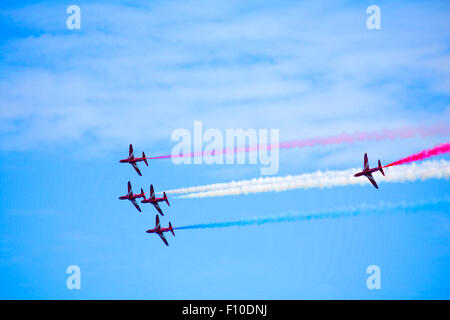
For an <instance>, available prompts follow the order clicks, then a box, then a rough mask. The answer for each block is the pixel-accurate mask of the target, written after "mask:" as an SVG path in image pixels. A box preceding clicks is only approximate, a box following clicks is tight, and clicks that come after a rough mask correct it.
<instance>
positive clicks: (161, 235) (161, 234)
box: [158, 232, 169, 246]
mask: <svg viewBox="0 0 450 320" xmlns="http://www.w3.org/2000/svg"><path fill="white" fill-rule="evenodd" d="M158 236H159V237H160V238H161V240H162V241H164V243H165V244H166V246H169V243H168V242H167V240H166V237H165V236H164V233H162V232H161V233H158Z"/></svg>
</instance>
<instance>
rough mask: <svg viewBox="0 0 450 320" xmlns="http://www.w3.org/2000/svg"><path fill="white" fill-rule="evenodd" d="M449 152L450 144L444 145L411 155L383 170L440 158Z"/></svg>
mask: <svg viewBox="0 0 450 320" xmlns="http://www.w3.org/2000/svg"><path fill="white" fill-rule="evenodd" d="M449 151H450V143H443V144H440V145H438V146H436V147H434V148H431V149H428V150H423V151H421V152H419V153H416V154H413V155H410V156H408V157H406V158H403V159H400V160H397V161H395V162H392V163H390V164H388V165H386V166H384V167H383V168H387V167H391V166H398V165H400V164H404V163H410V162H414V161H420V160H424V159H427V158H430V157H434V156H438V155H440V154H444V153H447V152H449Z"/></svg>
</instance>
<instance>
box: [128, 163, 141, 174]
mask: <svg viewBox="0 0 450 320" xmlns="http://www.w3.org/2000/svg"><path fill="white" fill-rule="evenodd" d="M130 163H131V165H132V166H133V168H134V169H135V170H136V172H137V173H138V175H140V176H142V173H141V171H140V170H139V168H138V166H137V164H136V162H130Z"/></svg>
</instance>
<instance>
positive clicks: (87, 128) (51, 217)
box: [0, 1, 450, 299]
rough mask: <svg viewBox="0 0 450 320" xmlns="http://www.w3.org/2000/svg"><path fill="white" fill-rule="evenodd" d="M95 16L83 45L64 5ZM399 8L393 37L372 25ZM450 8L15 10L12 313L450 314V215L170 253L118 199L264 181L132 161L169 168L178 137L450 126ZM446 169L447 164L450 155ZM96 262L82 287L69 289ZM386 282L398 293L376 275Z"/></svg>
mask: <svg viewBox="0 0 450 320" xmlns="http://www.w3.org/2000/svg"><path fill="white" fill-rule="evenodd" d="M70 4H77V5H78V6H80V8H81V30H68V29H67V28H66V18H67V16H68V15H67V14H66V8H67V6H68V5H70ZM371 4H377V5H378V6H379V7H380V8H381V26H382V29H381V30H368V29H367V28H366V19H367V17H368V15H367V14H366V8H367V7H368V6H369V5H371ZM449 9H450V8H449V4H448V2H446V1H435V2H433V3H428V2H419V1H413V2H406V1H405V2H404V1H378V2H376V3H372V2H370V3H369V2H364V1H363V2H361V1H327V2H320V1H305V2H299V1H285V2H282V3H280V2H276V1H272V2H270V1H266V2H257V1H245V2H242V1H226V2H223V1H220V2H219V1H173V2H167V1H151V2H150V3H146V2H138V1H128V2H119V1H109V2H98V1H97V2H96V1H77V2H74V3H72V2H70V3H69V2H58V3H55V2H52V1H48V2H45V1H39V2H37V1H22V2H20V3H17V2H15V1H5V2H2V10H1V13H0V28H1V30H2V33H1V36H0V46H1V51H0V65H1V68H0V124H1V125H0V136H1V138H0V153H1V157H0V164H1V165H0V171H1V174H0V176H1V179H2V180H1V183H0V188H1V192H0V194H1V202H0V203H1V204H0V208H1V215H0V219H1V220H0V244H1V245H0V281H1V286H0V298H3V299H13V298H21V299H53V298H56V299H81V298H87V299H93V298H100V299H104V298H125V299H130V298H136V299H141V298H146V299H227V298H229V299H241V298H242V299H308V298H325V299H329V298H342V299H348V298H362V299H380V298H385V299H396V298H424V299H430V298H437V299H448V298H449V297H450V278H449V275H448V270H449V267H450V256H449V252H450V251H449V248H450V236H449V235H450V219H449V216H448V204H443V205H438V206H432V207H430V208H427V209H426V210H425V209H424V210H422V211H421V210H419V211H414V212H413V213H411V212H403V211H402V210H395V211H391V210H386V212H380V214H377V215H368V216H357V217H351V218H342V219H330V220H314V221H303V222H302V221H300V222H295V223H280V224H268V225H263V226H252V227H245V228H224V229H212V230H180V231H178V232H177V234H176V237H175V238H173V237H172V236H171V235H168V237H167V238H168V241H169V243H170V247H168V248H167V247H165V246H163V245H162V243H161V241H160V240H159V239H157V238H155V237H153V236H152V235H148V234H146V233H145V232H144V231H145V230H147V229H148V228H150V227H153V226H154V218H155V213H156V212H155V210H153V208H150V207H144V206H142V208H143V214H142V215H138V214H137V211H136V210H135V209H134V208H133V207H132V205H131V204H130V203H127V202H125V201H119V200H117V198H118V197H119V196H120V195H122V194H124V193H125V190H126V182H127V181H128V180H131V182H132V184H133V186H134V189H135V191H137V190H138V189H139V188H140V187H142V188H144V190H145V191H147V190H148V187H149V184H150V183H153V184H154V185H155V187H156V188H157V189H158V190H166V189H173V188H179V187H185V186H193V185H201V184H208V183H214V182H227V181H230V180H242V179H249V178H253V177H257V176H258V175H259V166H257V165H223V166H208V165H179V166H175V165H173V164H172V163H171V162H170V160H158V161H151V162H150V163H149V167H148V168H147V167H143V166H142V165H141V166H140V167H141V169H142V172H143V176H142V177H139V176H137V175H136V174H135V172H134V171H133V170H132V168H131V167H129V166H127V165H123V164H119V163H118V160H119V159H122V158H124V157H125V156H126V154H127V148H128V144H129V143H133V144H134V146H135V151H136V152H137V153H138V152H141V151H145V152H146V154H147V155H161V154H167V153H170V150H171V148H172V147H173V145H174V142H172V141H170V135H171V133H172V132H173V130H175V129H177V128H186V129H188V130H192V129H193V121H194V120H202V121H203V125H204V127H205V128H218V129H220V130H225V129H226V128H244V129H246V128H256V129H258V128H278V129H280V139H281V140H289V139H297V138H298V139H301V138H308V137H316V136H326V135H333V134H339V133H352V132H355V131H366V130H369V131H371V130H379V129H383V128H393V129H395V128H398V127H402V126H416V125H422V124H434V123H438V122H440V123H448V122H449V120H450V117H449V111H450V109H449V105H450V47H449V43H450V42H449V40H450V33H449V30H450V25H449V24H450V22H449V21H450V20H449V19H448V12H450V11H449ZM447 139H448V137H446V136H444V137H443V136H435V137H427V138H415V139H406V140H395V141H384V142H370V143H356V144H353V145H337V146H327V147H314V148H305V149H297V150H295V149H292V150H282V151H281V152H280V171H279V174H280V175H285V174H299V173H303V172H310V171H315V170H319V169H320V170H330V169H339V170H340V169H347V168H351V167H354V166H361V165H362V155H363V153H364V152H368V153H369V157H370V159H372V163H375V160H376V159H378V158H380V159H382V162H383V163H388V162H391V161H395V160H397V159H398V158H400V157H403V156H406V155H409V154H411V153H413V152H416V151H420V150H422V149H425V148H429V147H431V146H434V145H436V144H438V143H442V142H446V141H447ZM443 158H445V156H444V157H443ZM449 191H450V189H449V184H448V181H447V180H444V179H441V180H427V181H417V182H413V183H412V182H409V183H402V184H400V183H398V184H383V185H381V186H380V189H379V190H375V189H373V188H372V187H371V186H349V187H336V188H332V189H322V190H321V189H315V190H292V191H287V192H280V193H263V194H255V195H247V196H236V197H224V198H210V199H173V200H171V207H170V208H167V207H164V208H163V209H164V211H165V213H166V216H165V217H163V218H162V223H163V225H166V224H167V223H168V221H171V222H172V224H173V225H174V226H182V225H188V224H195V223H206V222H213V221H225V220H233V219H240V218H245V217H255V216H264V215H272V214H278V213H280V214H283V213H289V212H299V211H300V212H301V211H305V212H308V211H314V210H332V209H333V208H336V207H340V206H350V205H359V204H362V203H374V204H377V203H379V202H380V201H391V202H400V201H405V202H411V201H417V200H424V201H426V200H430V199H436V198H446V197H448V196H449ZM72 264H76V265H79V266H80V268H81V272H82V280H81V281H82V284H81V285H82V289H81V290H68V289H67V288H66V286H65V284H66V278H67V276H68V275H66V273H65V270H66V268H67V266H69V265H72ZM372 264H376V265H378V266H380V268H381V272H382V278H381V283H382V289H381V290H368V289H367V287H366V279H367V277H368V275H367V274H366V268H367V267H368V266H369V265H372Z"/></svg>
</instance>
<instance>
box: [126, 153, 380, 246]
mask: <svg viewBox="0 0 450 320" xmlns="http://www.w3.org/2000/svg"><path fill="white" fill-rule="evenodd" d="M141 161H142V162H144V163H145V164H146V165H147V166H148V162H147V157H146V156H145V153H144V152H142V157H140V158H139V157H138V158H136V157H134V152H133V146H132V145H131V144H130V148H129V154H128V158H126V159H122V160H119V162H120V163H129V164H131V165H132V166H133V168H134V169H135V170H136V172H137V173H138V174H139V175H140V176H142V173H141V171H140V170H139V167H138V165H137V163H138V162H141ZM376 171H380V172H381V174H382V175H383V176H384V171H383V167H382V166H381V161H380V160H378V167H374V168H370V166H369V160H368V157H367V153H365V154H364V168H363V170H362V171H360V172H357V173H356V174H355V175H354V177H361V176H365V177H367V178H368V179H369V181H370V182H371V183H372V185H373V186H374V187H375V188H377V189H378V185H377V183H376V181H375V179H374V177H373V175H372V173H374V172H376ZM140 198H143V200H141V203H151V204H152V205H153V206H154V207H155V209H156V211H158V213H159V214H160V215H161V216H164V213H163V211H162V209H161V207H160V206H159V204H158V202H166V203H167V205H168V206H170V203H169V200H168V198H167V195H166V193H165V192H163V196H162V197H161V198H157V197H156V196H155V190H154V188H153V184H151V185H150V193H149V197H148V198H146V197H145V192H144V190H143V189H142V188H141V192H140V193H136V194H135V193H133V189H132V187H131V182H130V181H128V193H127V194H126V195H124V196H120V197H119V199H120V200H129V201H131V203H132V204H133V205H134V206H135V207H136V209H137V210H138V211H139V212H142V210H141V208H140V207H139V205H138V203H137V201H136V199H140ZM169 231H170V232H172V234H173V235H174V236H175V232H174V231H173V227H172V224H171V223H170V222H169V227H167V228H162V227H161V223H160V221H159V216H158V214H156V222H155V228H153V229H149V230H147V231H146V232H147V233H156V234H157V235H158V236H159V237H160V238H161V240H162V241H163V242H164V243H165V244H166V246H168V245H169V243H168V242H167V239H166V237H165V236H164V233H165V232H169Z"/></svg>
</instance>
